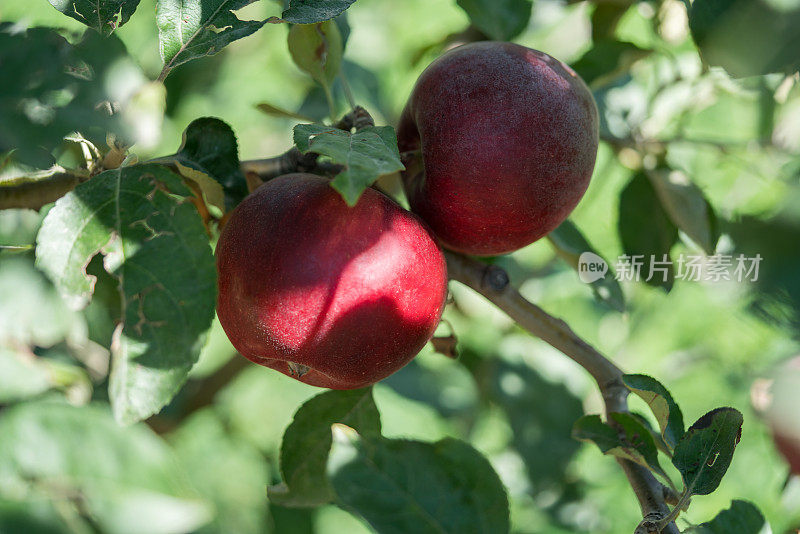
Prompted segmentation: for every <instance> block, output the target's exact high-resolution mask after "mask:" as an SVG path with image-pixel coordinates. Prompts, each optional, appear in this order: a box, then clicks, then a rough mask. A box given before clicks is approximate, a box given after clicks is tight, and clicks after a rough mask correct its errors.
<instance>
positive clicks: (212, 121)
mask: <svg viewBox="0 0 800 534" xmlns="http://www.w3.org/2000/svg"><path fill="white" fill-rule="evenodd" d="M174 158H175V159H176V160H177V161H179V162H180V163H182V164H184V165H188V166H190V167H192V168H194V169H196V170H200V171H202V172H204V173H207V174H209V175H211V176H212V177H213V178H214V179H215V180H216V181H217V182H219V183H220V184H222V188H223V189H224V191H225V206H226V209H228V210H230V209H233V208H234V207H235V206H236V205H237V204H239V202H241V201H242V200H243V199H244V197H246V196H247V181H246V180H245V178H244V174H242V170H241V168H240V167H239V146H238V142H237V140H236V134H234V133H233V130H232V129H231V127H230V126H228V125H227V124H226V123H225V122H223V121H221V120H220V119H217V118H215V117H202V118H199V119H195V120H193V121H192V122H191V123H190V124H189V126H187V127H186V129H185V130H184V131H183V139H182V141H181V146H180V147H179V148H178V152H177V153H176V154H175V156H174ZM170 159H171V157H168V158H162V159H161V160H159V161H162V160H165V161H169V160H170Z"/></svg>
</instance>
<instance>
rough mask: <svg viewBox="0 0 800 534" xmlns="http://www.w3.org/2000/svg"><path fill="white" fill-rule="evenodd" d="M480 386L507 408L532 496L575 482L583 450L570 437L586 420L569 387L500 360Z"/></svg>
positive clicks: (521, 365) (513, 441)
mask: <svg viewBox="0 0 800 534" xmlns="http://www.w3.org/2000/svg"><path fill="white" fill-rule="evenodd" d="M480 381H481V383H484V384H486V385H485V386H483V388H482V389H484V388H485V389H484V391H485V392H486V393H489V395H490V396H489V397H488V400H489V401H490V402H491V403H492V404H493V405H494V406H496V407H498V408H500V409H502V411H503V413H504V417H505V418H506V419H507V420H508V424H509V425H510V426H511V430H512V437H511V443H510V445H511V447H513V449H514V450H515V451H516V452H517V453H518V454H519V455H520V457H521V458H522V459H523V460H524V462H525V470H526V471H527V474H528V478H530V480H531V489H530V491H531V493H532V494H534V495H536V494H541V493H546V492H548V491H552V490H553V488H563V487H564V486H565V485H567V484H568V483H569V482H570V481H569V480H568V477H566V476H565V473H566V472H567V471H568V470H569V465H570V463H571V462H572V461H573V459H574V457H575V455H576V454H577V453H578V451H579V450H580V444H579V443H578V442H576V441H575V440H574V439H572V437H571V435H570V432H571V431H572V425H573V422H574V421H575V420H576V419H578V418H579V417H581V415H583V404H582V402H581V399H580V398H579V397H577V396H575V394H573V393H572V392H571V391H570V390H569V388H567V387H565V386H564V384H562V383H557V382H552V381H549V380H546V379H545V378H543V377H542V376H541V375H540V374H539V373H537V372H536V371H535V370H534V369H533V368H531V367H530V366H529V365H526V364H525V363H522V362H511V361H508V360H504V359H496V360H495V361H493V362H492V365H491V366H487V371H486V372H484V373H482V374H481V378H480ZM509 384H523V385H524V387H509ZM486 386H489V387H486ZM431 387H433V386H431ZM401 393H402V392H401ZM532 407H533V408H532Z"/></svg>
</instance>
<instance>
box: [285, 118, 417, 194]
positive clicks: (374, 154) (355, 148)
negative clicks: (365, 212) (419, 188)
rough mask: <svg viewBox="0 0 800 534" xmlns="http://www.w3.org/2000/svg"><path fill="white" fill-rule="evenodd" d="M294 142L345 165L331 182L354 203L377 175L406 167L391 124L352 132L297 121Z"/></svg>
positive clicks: (306, 150)
mask: <svg viewBox="0 0 800 534" xmlns="http://www.w3.org/2000/svg"><path fill="white" fill-rule="evenodd" d="M294 142H295V145H297V148H299V149H300V151H301V152H316V153H317V154H321V155H324V156H328V157H329V158H330V159H331V161H333V163H337V164H339V165H343V166H344V170H343V171H342V172H340V173H339V174H338V175H337V176H336V178H334V179H333V182H332V183H331V185H333V187H334V189H336V190H337V191H339V193H341V195H342V198H344V199H345V201H346V202H347V203H348V204H349V205H351V206H354V205H355V204H356V202H358V198H359V197H360V196H361V193H363V192H364V190H365V189H366V188H367V187H369V186H370V185H372V183H373V182H374V181H375V180H377V179H378V177H380V176H382V175H384V174H389V173H392V172H396V171H400V170H402V169H403V168H404V167H403V164H402V163H400V152H399V151H398V149H397V134H395V131H394V128H392V127H391V126H370V127H368V128H364V129H362V130H360V131H358V132H356V133H350V132H346V131H344V130H340V129H338V128H333V127H331V126H322V125H319V124H298V125H297V126H295V127H294Z"/></svg>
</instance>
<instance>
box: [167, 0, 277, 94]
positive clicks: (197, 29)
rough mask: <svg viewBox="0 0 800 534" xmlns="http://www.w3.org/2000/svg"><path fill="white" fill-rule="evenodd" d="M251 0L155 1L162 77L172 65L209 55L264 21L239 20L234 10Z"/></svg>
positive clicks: (260, 25) (253, 29) (255, 28)
mask: <svg viewBox="0 0 800 534" xmlns="http://www.w3.org/2000/svg"><path fill="white" fill-rule="evenodd" d="M254 1H255V0H158V2H157V4H156V23H157V25H158V38H159V49H160V51H161V59H162V60H163V61H164V69H163V71H162V72H161V76H160V77H159V79H160V80H162V81H163V80H164V78H166V77H167V75H168V74H169V71H170V70H172V69H173V68H175V67H177V66H178V65H181V64H183V63H186V62H187V61H191V60H193V59H196V58H199V57H203V56H210V55H212V54H216V53H217V52H219V51H220V50H222V49H223V48H224V47H225V46H226V45H228V44H230V43H232V42H233V41H235V40H237V39H241V38H242V37H247V36H248V35H250V34H252V33H255V32H256V31H258V30H259V29H260V28H261V27H262V26H263V25H264V23H265V22H266V21H258V20H240V19H239V18H238V17H236V15H234V14H233V12H234V11H236V10H238V9H241V8H243V7H245V6H247V5H249V4H252V3H253V2H254Z"/></svg>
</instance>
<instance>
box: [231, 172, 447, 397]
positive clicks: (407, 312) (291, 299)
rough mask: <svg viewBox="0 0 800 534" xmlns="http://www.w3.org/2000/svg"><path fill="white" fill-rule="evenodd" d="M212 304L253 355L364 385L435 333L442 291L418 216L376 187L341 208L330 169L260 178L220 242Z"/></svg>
mask: <svg viewBox="0 0 800 534" xmlns="http://www.w3.org/2000/svg"><path fill="white" fill-rule="evenodd" d="M216 257H217V274H218V284H219V298H218V306H217V314H218V316H219V320H220V323H221V324H222V327H223V328H224V329H225V332H226V334H227V335H228V338H229V339H230V340H231V343H233V346H234V347H235V348H236V350H238V351H239V352H240V353H241V354H242V355H243V356H245V357H246V358H248V359H249V360H252V361H253V362H255V363H258V364H260V365H264V366H267V367H271V368H273V369H276V370H278V371H280V372H282V373H284V374H286V375H289V376H293V377H294V378H296V379H298V380H300V381H302V382H305V383H307V384H311V385H314V386H321V387H328V388H333V389H353V388H358V387H363V386H367V385H369V384H372V383H374V382H377V381H379V380H381V379H383V378H385V377H387V376H389V375H390V374H392V373H394V372H395V371H397V370H398V369H400V368H401V367H403V366H404V365H405V364H406V363H408V362H409V361H410V360H411V359H412V358H413V357H414V356H415V355H416V354H417V353H418V352H419V350H420V349H421V348H422V347H423V346H424V345H425V343H426V342H427V341H428V340H429V339H430V338H431V336H432V335H433V332H434V330H435V329H436V326H437V324H438V323H439V319H440V317H441V314H442V309H443V307H444V301H445V298H446V296H447V270H446V265H445V260H444V255H443V254H442V251H441V250H440V249H439V247H438V246H437V244H436V243H435V242H434V240H433V238H432V237H431V235H430V233H429V231H428V230H427V228H426V227H425V225H424V224H423V223H422V222H421V221H420V220H419V219H418V218H417V217H416V216H415V215H414V214H413V213H411V212H408V211H406V210H404V209H403V208H401V207H400V206H398V205H397V204H396V203H394V202H393V201H392V200H390V199H389V198H388V197H386V196H384V195H383V194H381V193H379V192H378V191H376V190H374V189H367V190H366V191H364V193H363V195H362V196H361V198H360V199H359V200H358V203H357V204H356V205H355V206H353V207H348V206H347V204H345V202H344V200H343V199H342V198H341V196H340V195H339V193H338V192H336V191H335V190H334V189H333V188H332V187H330V185H329V181H328V180H327V179H325V178H322V177H319V176H315V175H309V174H290V175H286V176H282V177H280V178H276V179H274V180H272V181H269V182H267V183H266V184H264V185H263V186H261V187H260V188H258V189H257V190H256V191H254V192H253V193H252V194H251V195H250V196H249V197H247V198H246V199H245V200H244V201H243V202H242V203H241V204H239V206H237V208H236V209H235V210H234V211H233V213H232V214H231V216H230V218H229V220H228V222H227V224H226V225H225V228H224V230H223V232H222V235H221V236H220V239H219V242H218V243H217V249H216Z"/></svg>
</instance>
